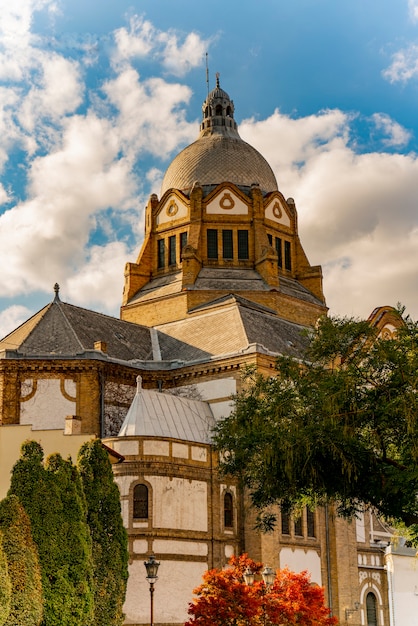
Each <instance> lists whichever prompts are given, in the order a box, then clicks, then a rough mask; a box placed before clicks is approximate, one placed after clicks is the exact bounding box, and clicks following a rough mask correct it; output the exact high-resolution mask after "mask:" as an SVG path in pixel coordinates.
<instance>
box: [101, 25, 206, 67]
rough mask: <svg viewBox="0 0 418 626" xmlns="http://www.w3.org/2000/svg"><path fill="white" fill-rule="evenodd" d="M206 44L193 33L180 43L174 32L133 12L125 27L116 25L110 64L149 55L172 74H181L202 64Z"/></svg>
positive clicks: (117, 63)
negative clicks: (156, 25)
mask: <svg viewBox="0 0 418 626" xmlns="http://www.w3.org/2000/svg"><path fill="white" fill-rule="evenodd" d="M209 43H210V40H204V39H202V38H201V37H200V36H199V35H198V34H197V33H193V32H192V33H189V34H188V35H187V36H186V37H185V39H184V41H183V42H181V39H180V37H179V35H178V33H176V32H175V31H173V30H170V31H168V32H164V31H161V30H159V29H158V28H155V26H153V24H152V23H151V22H149V21H148V20H146V19H145V18H144V17H141V16H138V15H135V16H133V17H131V19H130V21H129V26H128V27H127V28H119V29H118V30H117V31H116V32H115V44H116V47H115V51H114V54H113V63H114V64H115V66H120V65H123V64H124V63H130V62H131V61H132V60H134V59H136V58H141V57H145V56H147V55H152V56H153V57H155V58H156V59H157V60H158V61H159V62H161V63H162V65H163V67H165V69H166V70H167V71H168V72H170V73H171V74H173V75H174V76H184V75H185V74H186V73H187V72H188V71H189V70H190V69H192V68H193V67H198V66H199V65H201V64H202V60H203V55H204V53H205V51H206V50H207V49H208V46H209Z"/></svg>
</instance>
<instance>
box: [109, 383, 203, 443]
mask: <svg viewBox="0 0 418 626" xmlns="http://www.w3.org/2000/svg"><path fill="white" fill-rule="evenodd" d="M137 381H138V386H137V391H136V395H135V397H134V399H133V401H132V404H131V406H130V408H129V411H128V413H127V415H126V417H125V419H124V421H123V424H122V427H121V429H120V431H119V435H118V436H119V437H129V436H132V437H133V436H135V437H170V438H172V439H181V440H183V441H194V442H196V443H210V433H211V431H212V429H213V427H214V426H215V418H214V417H213V414H212V411H211V409H210V406H209V404H208V403H207V402H201V401H199V400H191V399H190V398H183V397H181V396H174V395H172V394H169V393H162V392H158V391H152V390H150V389H142V387H141V377H140V376H138V378H137Z"/></svg>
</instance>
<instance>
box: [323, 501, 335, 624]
mask: <svg viewBox="0 0 418 626" xmlns="http://www.w3.org/2000/svg"><path fill="white" fill-rule="evenodd" d="M324 512H325V553H326V558H327V585H328V606H329V609H330V612H331V617H332V616H333V609H332V603H333V598H332V579H331V546H330V538H329V519H328V515H329V512H328V502H326V503H325V506H324Z"/></svg>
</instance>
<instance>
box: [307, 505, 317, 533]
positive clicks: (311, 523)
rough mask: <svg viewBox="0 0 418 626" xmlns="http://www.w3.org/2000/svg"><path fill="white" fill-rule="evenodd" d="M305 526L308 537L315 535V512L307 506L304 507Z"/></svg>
mask: <svg viewBox="0 0 418 626" xmlns="http://www.w3.org/2000/svg"><path fill="white" fill-rule="evenodd" d="M306 527H307V530H308V537H316V533H315V513H314V512H313V511H311V509H310V508H309V507H306Z"/></svg>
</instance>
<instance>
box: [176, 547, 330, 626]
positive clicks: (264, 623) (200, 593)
mask: <svg viewBox="0 0 418 626" xmlns="http://www.w3.org/2000/svg"><path fill="white" fill-rule="evenodd" d="M262 567H263V565H262V563H256V562H255V561H253V560H252V559H250V558H249V557H248V556H247V555H246V554H243V555H241V556H240V557H235V556H233V557H231V559H230V560H229V567H228V568H225V569H223V570H219V569H212V570H208V571H207V572H206V573H205V574H204V575H203V583H202V584H201V585H200V586H199V587H197V589H195V590H194V593H195V594H196V595H197V598H195V599H194V600H193V602H192V603H190V605H189V610H188V613H189V615H190V616H191V618H190V619H189V621H187V622H186V624H185V626H216V625H219V626H273V625H277V626H278V625H280V626H294V625H295V626H333V625H334V624H337V620H336V618H335V617H330V611H329V609H328V608H327V607H326V606H325V604H324V590H323V588H322V587H318V586H317V585H312V584H311V582H310V577H309V574H308V573H307V572H301V573H300V574H296V573H295V572H290V571H289V570H288V569H283V570H278V571H277V573H276V578H275V580H274V583H273V584H272V585H270V586H266V585H265V583H264V581H263V580H262V579H261V574H260V573H261V570H262ZM247 568H249V569H250V570H251V571H252V572H253V573H254V574H255V575H256V579H257V578H258V579H259V580H256V581H255V582H254V583H253V584H252V585H247V584H246V583H245V580H244V571H245V570H246V569H247Z"/></svg>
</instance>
